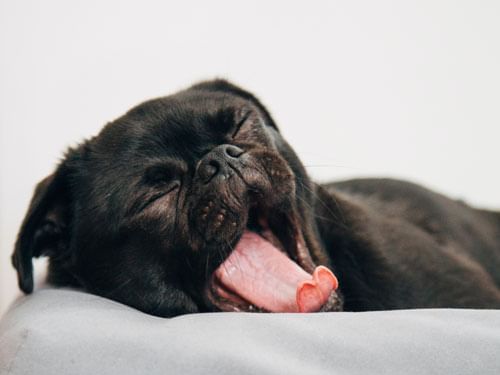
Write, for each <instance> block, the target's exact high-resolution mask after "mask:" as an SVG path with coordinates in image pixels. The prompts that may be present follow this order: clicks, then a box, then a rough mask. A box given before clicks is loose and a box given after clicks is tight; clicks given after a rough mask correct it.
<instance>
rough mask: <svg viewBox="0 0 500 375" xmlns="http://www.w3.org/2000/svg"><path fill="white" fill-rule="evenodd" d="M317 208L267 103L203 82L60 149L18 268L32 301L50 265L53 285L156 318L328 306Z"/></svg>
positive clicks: (24, 230) (38, 194) (41, 188)
mask: <svg viewBox="0 0 500 375" xmlns="http://www.w3.org/2000/svg"><path fill="white" fill-rule="evenodd" d="M313 202H314V186H313V185H312V184H311V182H310V181H309V179H308V178H307V175H306V172H305V170H304V168H303V166H302V164H301V163H300V161H299V160H298V158H297V156H296V155H295V153H294V152H293V150H292V149H291V148H290V147H289V145H288V144H287V143H286V142H285V140H284V139H283V138H282V137H281V135H280V133H279V131H278V129H277V127H276V125H275V123H274V121H273V119H272V118H271V116H270V115H269V113H268V111H267V110H266V109H265V108H264V106H263V105H262V104H261V103H260V102H259V101H258V100H257V99H256V98H255V97H254V96H253V95H251V94H250V93H248V92H246V91H244V90H242V89H240V88H238V87H236V86H234V85H232V84H230V83H228V82H226V81H211V82H205V83H201V84H198V85H196V86H193V87H191V88H189V89H188V90H185V91H182V92H180V93H178V94H176V95H173V96H169V97H165V98H160V99H156V100H151V101H148V102H145V103H143V104H141V105H139V106H137V107H135V108H133V109H132V110H131V111H129V112H128V113H127V114H125V115H124V116H123V117H121V118H119V119H117V120H116V121H114V122H112V123H110V124H108V125H107V126H106V127H105V128H104V129H103V130H102V131H101V133H100V134H99V135H97V136H96V137H94V138H92V139H90V140H88V141H86V142H84V143H83V144H82V145H80V146H79V147H77V148H75V149H71V150H69V151H68V153H67V155H66V157H65V159H64V160H63V161H62V162H61V164H60V165H59V167H58V168H57V170H56V171H55V172H54V173H53V174H52V175H50V176H49V177H47V178H46V179H44V180H43V181H42V182H40V183H39V185H38V186H37V189H36V191H35V195H34V197H33V200H32V202H31V206H30V209H29V211H28V214H27V216H26V218H25V220H24V222H23V225H22V227H21V230H20V233H19V236H18V240H17V243H16V248H15V252H14V255H13V264H14V266H15V267H16V269H17V270H18V275H19V283H20V287H21V289H22V290H23V291H25V292H27V293H29V292H31V291H32V289H33V276H32V273H33V272H32V257H38V256H42V255H46V256H49V257H50V268H49V278H50V280H51V281H52V282H54V283H56V284H62V285H65V284H66V285H78V286H81V287H84V288H85V289H86V290H88V291H90V292H93V293H96V294H99V295H103V296H106V297H109V298H112V299H115V300H118V301H121V302H123V303H126V304H128V305H131V306H134V307H136V308H138V309H140V310H143V311H145V312H148V313H151V314H155V315H160V316H172V315H176V314H182V313H189V312H201V311H218V310H222V311H252V310H263V311H300V310H310V311H314V310H318V309H319V308H321V306H323V305H325V304H326V305H329V307H328V308H331V309H335V308H337V307H338V306H337V305H338V303H337V299H336V294H335V292H334V289H335V288H336V285H326V284H329V283H330V284H334V283H335V282H336V281H335V280H334V277H333V275H330V274H329V271H328V269H327V268H325V267H316V266H317V265H320V264H326V262H327V260H326V258H325V257H324V255H323V252H322V249H321V243H320V241H319V240H318V236H317V229H316V227H315V222H314V214H313V211H312V206H313V204H314V203H313ZM311 280H312V281H311ZM299 284H300V290H301V291H300V293H299V291H298V289H297V288H298V285H299ZM315 293H316V294H318V293H319V294H320V295H321V293H323V297H315ZM325 293H326V296H325ZM299 294H300V295H299ZM332 296H333V297H332ZM299 299H300V300H301V302H300V301H299ZM297 301H299V302H297Z"/></svg>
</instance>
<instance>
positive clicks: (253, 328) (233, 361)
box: [0, 289, 500, 375]
mask: <svg viewBox="0 0 500 375" xmlns="http://www.w3.org/2000/svg"><path fill="white" fill-rule="evenodd" d="M499 373H500V311H492V310H405V311H382V312H369V313H323V314H322V313H319V314H237V313H218V314H199V315H185V316H180V317H177V318H173V319H162V318H156V317H152V316H149V315H145V314H143V313H141V312H139V311H136V310H134V309H132V308H129V307H127V306H124V305H121V304H119V303H116V302H113V301H110V300H107V299H103V298H100V297H97V296H93V295H89V294H86V293H82V292H78V291H73V290H67V289H65V290H61V289H59V290H58V289H42V290H39V291H37V292H36V293H34V294H33V295H31V296H29V297H24V298H21V299H20V300H18V301H17V302H16V304H15V305H14V306H13V307H12V308H11V309H10V311H9V312H8V313H7V314H6V315H5V316H4V317H3V319H2V320H1V322H0V374H2V375H4V374H14V375H17V374H37V375H45V374H47V375H49V374H50V375H53V374H85V375H87V374H162V375H165V374H300V375H306V374H307V375H313V374H426V375H428V374H499Z"/></svg>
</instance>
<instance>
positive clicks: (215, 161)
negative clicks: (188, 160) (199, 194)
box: [197, 144, 244, 183]
mask: <svg viewBox="0 0 500 375" xmlns="http://www.w3.org/2000/svg"><path fill="white" fill-rule="evenodd" d="M243 153H244V151H243V150H242V149H241V148H239V147H238V146H234V145H228V144H224V145H220V146H217V147H215V148H214V149H213V150H211V151H210V152H209V153H208V154H206V155H205V156H204V157H203V159H202V160H201V161H200V164H199V165H198V170H197V173H198V176H199V177H200V178H201V180H202V181H203V182H205V183H208V182H210V181H211V180H212V179H213V178H214V177H215V176H218V175H220V176H224V177H228V176H230V175H231V174H232V169H231V166H230V165H229V163H230V161H231V160H233V159H238V158H239V157H240V156H241V155H242V154H243Z"/></svg>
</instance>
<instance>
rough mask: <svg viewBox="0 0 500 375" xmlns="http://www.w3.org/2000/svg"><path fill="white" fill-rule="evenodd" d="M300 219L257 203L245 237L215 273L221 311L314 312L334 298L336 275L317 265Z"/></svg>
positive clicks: (212, 293)
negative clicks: (304, 235)
mask: <svg viewBox="0 0 500 375" xmlns="http://www.w3.org/2000/svg"><path fill="white" fill-rule="evenodd" d="M292 216H293V215H292ZM297 222H298V221H297V220H296V219H295V218H294V217H288V216H287V215H285V214H283V213H279V212H271V211H270V210H266V209H263V208H261V207H258V206H257V205H253V206H252V208H251V209H250V212H249V215H248V221H247V226H246V229H245V230H244V232H243V234H242V235H241V238H240V239H239V241H238V242H237V243H236V245H235V246H234V249H233V251H232V252H231V254H230V255H229V257H228V258H227V259H226V260H225V261H224V262H223V263H222V264H221V265H220V266H219V267H218V268H217V269H216V270H215V272H214V273H213V274H212V277H211V279H210V282H209V285H208V297H209V299H210V301H211V302H212V303H213V304H215V306H217V307H218V308H219V309H220V310H222V311H261V312H315V311H320V310H321V309H322V308H323V307H324V306H325V305H327V304H328V303H330V304H331V303H332V301H333V300H335V297H336V293H335V290H336V289H337V286H338V282H337V279H336V277H335V275H334V274H333V273H332V272H331V271H330V270H329V269H328V268H326V267H324V266H318V267H316V266H315V264H314V262H313V261H312V259H311V256H310V253H309V250H308V249H307V246H306V245H305V241H304V238H303V235H302V232H301V230H300V229H299V228H298V225H297Z"/></svg>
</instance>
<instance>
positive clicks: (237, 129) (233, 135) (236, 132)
mask: <svg viewBox="0 0 500 375" xmlns="http://www.w3.org/2000/svg"><path fill="white" fill-rule="evenodd" d="M251 115H252V112H250V111H248V112H247V113H245V115H244V116H243V117H242V118H241V120H240V121H239V122H238V123H237V124H236V127H235V129H234V132H233V134H232V136H231V138H234V137H236V135H237V134H238V133H239V131H240V130H241V128H242V127H243V125H244V124H245V122H247V120H248V119H249V117H250V116H251Z"/></svg>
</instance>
